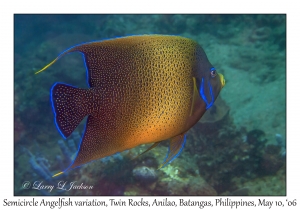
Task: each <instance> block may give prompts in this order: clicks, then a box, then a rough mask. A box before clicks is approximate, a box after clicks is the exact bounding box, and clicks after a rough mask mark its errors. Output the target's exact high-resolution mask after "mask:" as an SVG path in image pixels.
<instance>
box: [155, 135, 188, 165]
mask: <svg viewBox="0 0 300 210" xmlns="http://www.w3.org/2000/svg"><path fill="white" fill-rule="evenodd" d="M185 142H186V134H180V135H178V136H174V137H173V138H171V139H170V146H169V151H168V154H167V156H166V158H165V160H164V162H163V163H162V164H161V165H160V166H159V167H158V169H160V168H162V167H165V166H166V165H168V164H169V163H171V162H172V161H173V160H174V159H175V158H177V157H178V155H179V154H180V153H181V152H182V150H183V147H184V145H185Z"/></svg>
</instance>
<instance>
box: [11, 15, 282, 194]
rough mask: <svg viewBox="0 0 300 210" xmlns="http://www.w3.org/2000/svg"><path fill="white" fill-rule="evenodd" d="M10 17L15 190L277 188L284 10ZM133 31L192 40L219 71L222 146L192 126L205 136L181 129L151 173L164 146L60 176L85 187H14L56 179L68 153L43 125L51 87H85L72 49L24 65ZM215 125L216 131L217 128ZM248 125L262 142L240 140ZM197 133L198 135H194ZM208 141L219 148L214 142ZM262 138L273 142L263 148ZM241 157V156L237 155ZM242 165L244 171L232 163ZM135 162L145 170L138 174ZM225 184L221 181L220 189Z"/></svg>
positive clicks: (49, 124) (49, 118) (49, 123)
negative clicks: (171, 155) (170, 152)
mask: <svg viewBox="0 0 300 210" xmlns="http://www.w3.org/2000/svg"><path fill="white" fill-rule="evenodd" d="M14 18H15V20H14V24H15V26H14V32H15V36H14V44H15V48H14V51H15V53H14V67H15V71H14V103H15V107H14V114H15V115H14V121H15V123H14V125H15V135H14V139H15V143H14V146H15V147H14V148H15V149H14V157H15V158H14V184H15V187H14V189H15V190H14V193H15V195H235V194H236V195H285V193H286V182H285V180H286V177H285V174H286V163H285V154H284V151H285V140H286V139H285V136H286V63H285V62H286V46H285V42H286V17H285V15H15V17H14ZM138 34H171V35H181V36H185V37H188V38H191V39H194V40H196V41H198V42H199V44H200V45H201V46H202V47H203V48H204V50H205V52H206V54H207V56H208V58H209V60H210V62H211V63H212V64H213V65H214V67H215V68H216V69H217V70H218V71H219V72H221V73H222V74H224V76H225V79H226V86H225V87H224V89H223V90H222V92H221V94H220V95H221V98H222V99H223V100H224V101H225V102H226V104H227V105H228V107H229V109H230V111H229V116H227V117H229V118H230V119H231V120H227V121H225V123H226V125H225V127H226V126H227V127H230V128H231V132H232V133H234V136H232V137H231V136H230V135H231V134H228V135H227V136H226V135H225V136H226V139H228V142H227V143H226V142H225V143H224V142H223V143H222V138H223V137H222V135H221V134H220V135H219V134H218V135H215V134H209V135H206V134H205V133H202V134H201V136H202V135H203V136H209V137H195V135H193V138H192V137H191V136H192V135H190V136H189V133H188V139H187V145H186V147H187V148H184V150H183V152H182V154H181V155H180V156H179V157H178V158H177V159H176V160H174V161H173V162H172V163H171V164H170V165H169V166H167V167H165V168H163V169H161V170H159V171H156V170H154V168H155V167H156V165H157V164H160V163H161V162H162V161H163V159H164V157H165V155H166V152H167V149H166V147H167V145H168V144H167V143H164V144H162V145H160V146H158V147H156V148H155V149H153V150H151V151H150V152H148V153H147V154H145V155H144V156H142V157H140V158H139V159H137V160H133V161H131V160H130V159H131V158H132V157H134V156H135V155H136V154H138V153H139V152H141V151H143V150H145V149H146V148H147V147H148V145H143V146H140V147H138V148H135V149H132V150H130V151H126V152H124V153H121V155H117V156H113V157H111V158H108V159H105V160H99V161H95V162H93V163H91V164H87V165H85V166H83V167H81V168H79V169H75V170H73V171H71V172H69V173H68V174H67V175H66V176H63V178H62V179H64V180H76V181H77V182H78V183H80V182H83V183H85V184H89V185H93V186H95V187H94V188H93V190H85V191H78V190H77V191H76V190H73V191H59V190H53V191H51V192H49V191H47V190H34V189H22V186H21V185H22V183H23V182H24V181H25V180H27V181H30V182H31V183H34V181H36V180H44V183H48V184H49V183H52V184H53V183H54V184H57V181H58V180H57V179H50V178H49V177H50V175H51V174H54V173H55V172H58V171H59V170H62V168H64V167H66V166H67V165H68V161H69V160H70V158H71V159H72V157H65V155H66V154H65V153H64V152H62V150H61V149H60V147H59V146H58V143H57V141H58V140H59V139H62V138H61V136H60V135H59V132H58V131H57V130H56V128H55V125H54V123H53V114H52V111H51V105H50V100H49V91H50V88H51V86H52V85H53V84H54V83H55V82H58V81H60V82H65V83H67V84H72V85H75V86H79V87H84V88H86V87H87V86H86V78H85V69H84V65H83V61H82V58H81V56H80V55H78V54H72V55H71V54H70V55H67V56H65V57H64V58H63V59H61V60H59V61H58V62H57V63H56V64H54V65H53V66H51V67H50V68H49V69H48V70H47V71H45V72H43V73H41V74H39V75H33V74H34V72H35V71H37V70H39V69H40V68H42V67H43V66H44V65H46V64H47V63H49V62H50V61H51V60H53V59H54V58H55V57H56V56H57V55H58V54H59V53H60V52H61V51H63V50H65V49H67V48H69V47H70V46H73V45H75V44H79V43H82V42H87V41H92V40H102V39H107V38H113V37H119V36H125V35H138ZM223 123H224V122H223ZM83 126H84V124H83V123H82V124H81V125H80V126H79V128H78V131H79V132H82V130H83ZM213 126H214V125H213ZM222 126H223V127H224V125H222ZM193 129H197V127H195V128H193ZM226 129H227V131H228V130H230V129H229V128H226ZM226 129H225V131H226ZM215 130H216V131H215V133H218V132H220V131H218V127H216V128H215ZM253 130H255V131H259V132H260V131H262V132H263V133H264V134H265V135H263V139H266V142H264V143H263V142H260V140H261V139H258V138H257V139H255V145H256V146H254V147H253V145H251V143H253V142H249V141H248V142H247V138H246V137H245V136H247V134H248V133H249V132H250V131H253ZM193 132H194V134H195V133H197V132H198V131H193ZM276 134H277V136H279V135H280V136H281V137H280V138H277V140H278V139H279V140H281V141H282V142H281V143H278V141H276V138H275V135H276ZM278 134H279V135H278ZM74 138H75V137H74ZM198 138H199V139H202V140H198V141H197V139H198ZM209 138H213V139H211V140H210V139H209ZM215 138H218V139H215ZM203 139H205V140H203ZM223 140H224V141H225V139H223ZM192 141H195V142H194V143H192ZM215 141H220V142H221V144H225V145H226V148H224V149H223V148H222V147H224V145H222V146H221V147H218V145H216V144H214V143H213V142H215ZM226 141H227V140H226ZM74 142H75V143H76V140H74ZM203 142H205V143H203ZM209 142H212V144H213V145H211V146H210V147H209V150H206V153H205V157H204V156H201V152H203V150H202V149H203V148H204V146H203V145H202V144H205V145H206V144H210V143H209ZM77 143H78V142H77ZM66 145H67V147H70V145H68V144H66ZM195 145H196V146H197V148H198V147H199V148H201V149H200V152H199V151H197V150H193V149H192V147H193V146H195ZM233 145H234V146H233ZM245 145H246V146H245ZM257 145H258V146H257ZM267 145H275V146H274V147H273V148H272V149H273V150H272V149H270V148H271V147H268V148H269V150H267V149H266V148H267ZM231 146H232V147H234V148H230V147H231ZM227 147H228V148H227ZM245 147H246V148H247V149H248V150H247V151H246V149H245V151H244V150H243V151H242V152H241V150H240V149H239V148H245ZM279 147H280V151H281V152H280V154H279V152H278V151H277V150H279V149H278V148H279ZM237 148H238V149H237ZM253 148H254V149H253ZM274 148H275V149H274ZM276 148H277V149H276ZM255 149H257V150H259V151H254V150H255ZM69 150H70V151H71V149H70V148H69ZM271 150H272V152H273V153H272V152H270V151H271ZM195 151H196V152H195ZM208 151H209V152H208ZM214 151H215V152H216V153H217V154H216V153H214ZM222 151H226V152H224V153H222ZM227 151H228V152H227ZM267 151H269V153H268V152H267ZM72 152H73V153H74V151H71V153H72ZM229 153H230V154H229ZM231 153H236V154H233V155H232V154H231ZM241 153H242V154H241ZM269 154H271V155H269ZM251 155H254V156H251ZM210 156H220V157H221V158H220V160H216V161H212V162H211V163H209V164H208V163H207V164H206V165H205V161H206V160H207V158H208V159H209V160H211V159H212V157H210ZM246 156H247V160H244V159H243V160H242V158H244V157H246ZM231 157H234V158H236V159H234V160H233V158H231ZM205 158H206V159H205ZM243 161H245V162H243ZM268 161H269V162H268ZM233 162H234V163H233ZM274 162H276V163H278V164H275V163H274ZM60 164H61V165H62V166H61V165H60ZM245 164H246V165H247V168H248V169H245V168H243V167H241V165H245ZM220 166H222V170H220ZM142 167H147V170H150V172H151V173H150V172H149V173H150V174H149V173H147V172H145V171H142V170H143V169H144V168H142ZM264 167H265V168H264ZM134 169H139V170H140V171H139V173H140V174H139V175H136V174H134V172H133V171H134ZM208 169H210V170H211V171H210V170H208ZM204 170H205V171H204ZM243 170H248V171H247V172H243ZM264 170H265V171H268V170H269V171H272V172H270V173H267V172H265V171H264ZM262 171H264V172H262ZM211 177H213V178H211ZM226 177H227V178H226ZM226 182H227V183H230V184H229V185H226V186H225V185H224V186H223V184H224V183H226Z"/></svg>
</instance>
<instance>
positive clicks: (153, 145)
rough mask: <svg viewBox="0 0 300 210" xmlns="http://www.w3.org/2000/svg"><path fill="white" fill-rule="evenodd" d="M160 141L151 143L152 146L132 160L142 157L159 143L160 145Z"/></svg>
mask: <svg viewBox="0 0 300 210" xmlns="http://www.w3.org/2000/svg"><path fill="white" fill-rule="evenodd" d="M159 143H160V141H159V142H155V143H154V144H152V145H151V147H149V148H148V149H146V150H145V151H144V152H142V153H141V154H138V155H137V156H136V157H134V158H132V159H131V160H135V159H137V158H138V157H140V156H141V155H143V154H145V153H146V152H148V151H149V150H151V149H153V148H154V147H156V146H157V145H159Z"/></svg>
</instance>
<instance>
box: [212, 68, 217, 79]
mask: <svg viewBox="0 0 300 210" xmlns="http://www.w3.org/2000/svg"><path fill="white" fill-rule="evenodd" d="M210 75H211V76H212V77H215V76H216V75H217V71H216V69H215V68H214V67H211V69H210Z"/></svg>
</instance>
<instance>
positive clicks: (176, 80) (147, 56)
mask: <svg viewBox="0 0 300 210" xmlns="http://www.w3.org/2000/svg"><path fill="white" fill-rule="evenodd" d="M72 52H80V53H81V54H82V56H83V60H84V63H85V67H86V75H87V84H88V89H83V88H77V87H75V86H72V85H69V84H65V83H61V82H57V83H55V84H54V85H53V86H52V88H51V91H50V99H51V105H52V110H53V113H54V121H55V125H56V128H57V130H58V131H59V133H60V134H61V135H62V137H63V138H65V139H66V138H67V137H69V136H70V135H71V133H72V132H73V131H74V130H75V129H76V127H77V126H78V125H79V123H80V122H81V121H82V120H83V119H84V118H85V117H87V120H86V123H85V128H84V132H83V135H82V138H81V141H80V144H79V147H78V151H77V154H76V156H75V159H74V160H73V162H72V163H71V164H70V166H69V167H67V169H66V170H64V171H61V172H59V173H57V174H55V175H54V176H53V177H55V176H58V175H60V174H63V173H65V172H67V171H69V170H71V169H74V168H76V167H79V166H82V165H84V164H86V163H88V162H91V161H93V160H97V159H100V158H103V157H106V156H110V155H113V154H115V153H118V152H121V151H125V150H129V149H132V148H134V147H137V146H139V145H141V144H149V143H153V145H152V146H151V147H150V148H149V149H147V150H146V151H145V152H147V151H149V150H150V149H153V148H154V147H156V146H157V145H159V143H160V142H162V141H164V140H168V141H169V150H168V153H167V156H166V158H165V160H164V161H163V163H162V164H161V165H160V166H159V168H161V167H164V166H166V165H167V164H169V163H171V162H172V161H173V160H174V159H175V158H176V157H178V155H179V154H180V153H181V152H182V150H183V148H184V145H185V142H186V134H187V132H188V130H189V129H190V128H191V127H193V125H195V124H196V123H197V122H198V121H199V119H200V118H201V117H202V116H203V114H204V113H205V111H206V110H207V109H209V108H210V107H211V106H212V105H213V103H214V102H215V100H216V98H217V97H218V95H219V93H220V91H221V89H222V88H223V87H224V85H225V78H224V76H223V75H222V74H220V73H218V72H217V70H216V69H215V68H214V67H213V66H212V64H211V63H210V62H209V60H208V58H207V56H206V54H205V52H204V50H203V49H202V47H201V46H200V45H199V44H198V43H197V42H196V41H194V40H192V39H189V38H185V37H182V36H174V35H134V36H125V37H118V38H112V39H106V40H101V41H92V42H86V43H82V44H78V45H75V46H73V47H71V48H69V49H67V50H65V51H63V52H62V53H61V54H59V55H58V57H57V58H55V59H54V60H53V61H52V62H50V63H49V64H48V65H46V66H45V67H44V68H42V69H41V70H39V71H37V72H36V73H35V74H38V73H40V72H42V71H44V70H46V69H47V68H48V67H50V66H51V65H52V64H54V63H55V62H56V61H57V60H59V59H60V58H61V57H63V56H65V55H66V54H69V53H72ZM145 152H143V153H145ZM143 153H141V154H143Z"/></svg>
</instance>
